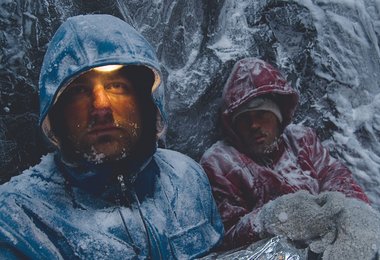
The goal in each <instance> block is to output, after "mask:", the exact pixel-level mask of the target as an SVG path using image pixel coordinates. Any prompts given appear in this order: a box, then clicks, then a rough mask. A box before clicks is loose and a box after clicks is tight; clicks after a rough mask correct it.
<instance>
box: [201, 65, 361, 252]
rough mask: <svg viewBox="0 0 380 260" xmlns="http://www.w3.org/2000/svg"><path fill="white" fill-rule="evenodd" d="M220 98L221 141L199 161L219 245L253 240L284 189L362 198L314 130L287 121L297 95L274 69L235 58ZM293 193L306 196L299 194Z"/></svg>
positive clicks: (236, 245)
mask: <svg viewBox="0 0 380 260" xmlns="http://www.w3.org/2000/svg"><path fill="white" fill-rule="evenodd" d="M223 101H224V104H223V110H222V124H223V130H224V132H225V140H223V141H218V142H216V143H215V144H214V145H213V146H212V147H211V148H209V149H208V150H207V151H206V152H205V154H204V155H203V157H202V159H201V164H202V166H203V167H204V169H205V171H206V173H207V174H208V177H209V179H210V182H211V186H212V189H213V194H214V197H215V199H216V201H217V204H218V208H219V211H220V212H221V215H222V220H223V223H224V227H225V230H226V236H225V240H224V248H225V249H228V248H234V247H238V246H241V245H244V244H249V243H251V242H254V241H257V240H259V239H260V237H259V234H258V231H257V230H258V227H257V226H256V224H257V221H256V219H257V217H258V215H259V214H260V211H261V209H262V208H263V206H264V205H266V204H267V203H268V202H269V201H271V200H274V199H276V198H278V197H280V196H282V195H285V194H289V193H296V192H297V191H300V190H306V191H308V194H309V193H310V194H311V195H318V194H320V193H321V192H325V191H337V192H340V193H343V194H344V195H345V196H346V197H351V198H357V199H359V200H362V201H364V202H367V203H368V198H367V196H366V195H365V194H364V192H363V190H362V189H361V188H360V187H359V185H358V184H357V183H356V182H355V180H354V179H353V176H352V173H351V172H350V170H349V169H348V168H347V167H346V166H345V165H343V164H342V163H341V162H339V161H337V160H336V159H334V158H332V157H330V155H329V152H328V150H327V149H326V148H324V147H323V146H322V144H321V142H320V141H319V140H318V137H317V136H316V134H315V133H314V132H313V131H312V130H311V129H310V128H306V127H303V126H300V125H294V124H291V121H292V117H293V113H294V111H295V108H296V106H297V103H298V94H297V93H296V92H295V91H294V90H293V89H292V87H291V86H290V84H289V83H288V82H287V81H286V79H285V78H284V77H283V76H282V75H281V73H280V72H279V71H278V70H277V69H275V68H274V67H273V66H271V65H270V64H268V63H266V62H264V61H262V60H259V59H256V58H247V59H243V60H240V61H238V62H237V63H236V65H235V66H234V68H233V70H232V73H231V75H230V77H229V79H228V81H227V83H226V85H225V87H224V91H223ZM298 197H299V198H300V201H301V202H302V201H303V202H305V203H306V201H307V200H308V198H306V197H307V195H305V194H304V193H301V195H300V196H298ZM305 198H306V199H305ZM305 205H306V204H305ZM296 207H298V205H296ZM300 207H302V206H301V205H300ZM280 217H281V214H280ZM282 217H284V218H285V217H287V216H286V215H283V216H282Z"/></svg>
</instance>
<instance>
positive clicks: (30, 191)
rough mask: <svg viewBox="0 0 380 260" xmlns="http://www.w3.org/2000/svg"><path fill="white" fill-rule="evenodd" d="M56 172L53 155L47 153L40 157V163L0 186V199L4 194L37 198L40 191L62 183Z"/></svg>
mask: <svg viewBox="0 0 380 260" xmlns="http://www.w3.org/2000/svg"><path fill="white" fill-rule="evenodd" d="M57 173H58V170H57V168H56V165H55V163H54V154H53V153H49V154H47V155H44V156H42V158H41V162H40V163H39V164H37V165H35V166H33V167H30V168H29V169H27V170H25V171H24V172H23V173H22V174H20V175H18V176H15V177H13V178H12V179H11V180H10V181H9V182H7V183H4V184H3V185H1V186H0V194H1V195H0V197H2V198H4V196H5V194H25V195H28V196H32V197H33V196H34V195H35V196H38V194H41V190H47V189H49V185H56V184H57V183H63V181H64V180H63V178H62V176H61V175H60V174H57Z"/></svg>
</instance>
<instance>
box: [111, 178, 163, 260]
mask: <svg viewBox="0 0 380 260" xmlns="http://www.w3.org/2000/svg"><path fill="white" fill-rule="evenodd" d="M117 179H118V181H119V184H120V189H121V195H122V197H123V200H124V201H125V202H127V204H124V205H130V203H129V200H128V194H127V193H129V194H130V195H132V199H133V200H134V201H135V202H136V204H137V208H138V212H139V216H140V219H141V221H142V223H143V226H144V229H145V234H146V238H147V241H148V252H149V255H148V259H151V257H152V251H153V250H152V238H151V237H150V235H149V231H148V225H147V223H146V221H145V218H144V216H143V213H142V211H141V206H140V200H139V198H138V197H137V194H136V192H135V190H134V189H133V188H129V189H128V186H127V185H126V183H125V180H124V175H122V174H120V175H118V176H117ZM129 187H130V186H129ZM119 205H120V206H122V203H121V200H119ZM118 211H119V214H120V216H121V219H122V221H123V225H124V227H125V230H126V232H127V235H128V237H129V239H130V241H131V243H132V247H133V250H134V251H135V253H136V254H137V255H139V252H140V249H139V248H138V247H137V246H136V245H135V243H134V241H133V239H132V236H131V234H130V232H129V229H128V227H127V224H126V221H125V219H124V216H123V214H122V212H121V209H120V207H119V209H118ZM157 249H158V254H159V259H163V258H162V254H161V251H160V249H159V247H157Z"/></svg>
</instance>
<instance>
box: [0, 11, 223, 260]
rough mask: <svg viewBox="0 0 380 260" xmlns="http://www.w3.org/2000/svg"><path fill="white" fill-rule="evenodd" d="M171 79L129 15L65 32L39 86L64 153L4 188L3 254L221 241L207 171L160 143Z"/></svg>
mask: <svg viewBox="0 0 380 260" xmlns="http://www.w3.org/2000/svg"><path fill="white" fill-rule="evenodd" d="M160 82H161V72H160V69H159V64H158V61H157V58H156V56H155V54H154V51H153V50H152V47H151V46H150V45H149V43H148V42H147V41H146V40H145V39H144V38H143V37H142V36H141V35H140V34H139V33H138V32H136V31H135V30H134V29H133V28H132V27H130V26H129V25H128V24H126V23H125V22H123V21H122V20H120V19H118V18H116V17H113V16H109V15H85V16H77V17H72V18H69V19H68V20H67V21H66V22H65V23H63V24H62V25H61V27H60V28H59V29H58V30H57V32H56V34H55V35H54V37H53V39H52V41H51V42H50V45H49V48H48V50H47V52H46V55H45V58H44V62H43V66H42V70H41V75H40V81H39V87H40V125H41V127H42V130H43V132H44V134H45V135H46V136H47V137H48V139H49V140H50V141H51V142H52V143H53V144H55V145H56V147H57V152H56V153H53V154H48V155H46V156H44V157H43V158H42V159H41V162H40V164H39V165H37V166H34V167H33V168H30V169H28V170H26V171H25V172H24V173H23V174H21V175H19V176H17V177H14V178H13V179H12V180H11V181H10V182H8V183H6V184H4V185H2V186H1V187H0V204H1V205H2V206H1V209H0V258H2V259H3V258H31V259H62V258H63V259H77V258H79V259H82V258H86V259H87V258H88V259H104V258H108V259H109V258H112V259H131V258H134V259H135V258H138V259H140V258H142V259H145V258H150V259H189V258H195V257H198V256H202V255H205V254H206V253H207V252H209V251H210V249H212V248H213V247H214V246H215V245H216V244H217V243H218V242H219V240H220V239H221V236H222V233H223V225H222V223H221V220H220V217H219V214H218V212H217V209H216V206H215V203H214V200H213V198H212V195H211V190H210V187H209V183H208V180H207V177H206V175H205V174H204V172H203V170H202V169H201V167H200V166H199V165H198V164H197V163H195V162H194V161H193V160H191V159H190V158H188V157H186V156H184V155H182V154H180V153H178V152H174V151H169V150H165V149H159V148H157V139H158V138H159V137H160V136H161V135H162V134H163V133H164V127H162V126H164V125H165V124H164V123H163V122H165V120H164V114H163V113H164V111H163V104H162V96H163V89H162V87H160Z"/></svg>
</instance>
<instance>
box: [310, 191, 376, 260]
mask: <svg viewBox="0 0 380 260" xmlns="http://www.w3.org/2000/svg"><path fill="white" fill-rule="evenodd" d="M334 194H336V193H329V194H322V195H321V196H325V197H326V196H327V197H332V196H335V195H334ZM339 204H341V205H342V208H343V210H342V211H341V212H340V214H339V215H337V218H336V232H337V233H336V239H335V240H334V241H331V243H326V241H322V240H321V241H314V243H312V244H311V245H310V249H311V250H312V251H314V250H315V251H314V252H316V251H321V250H323V251H324V252H323V260H335V259H361V260H367V259H368V260H372V259H380V254H379V251H380V250H379V249H380V213H379V212H378V211H376V210H374V209H373V208H371V207H370V206H369V205H368V204H366V203H364V202H362V201H359V200H357V199H352V198H342V199H341V201H340V202H339Z"/></svg>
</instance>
